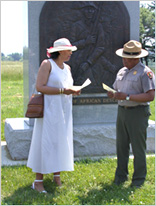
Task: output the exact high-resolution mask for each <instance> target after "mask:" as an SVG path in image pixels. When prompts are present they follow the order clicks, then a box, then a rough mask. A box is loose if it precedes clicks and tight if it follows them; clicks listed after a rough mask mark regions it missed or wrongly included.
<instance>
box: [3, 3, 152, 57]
mask: <svg viewBox="0 0 156 206" xmlns="http://www.w3.org/2000/svg"><path fill="white" fill-rule="evenodd" d="M142 2H143V3H144V4H147V3H150V2H151V1H141V3H142ZM27 4H28V2H27V1H4V0H3V1H1V53H4V54H5V55H8V54H12V53H16V52H18V53H23V46H28V15H27V12H28V8H27Z"/></svg>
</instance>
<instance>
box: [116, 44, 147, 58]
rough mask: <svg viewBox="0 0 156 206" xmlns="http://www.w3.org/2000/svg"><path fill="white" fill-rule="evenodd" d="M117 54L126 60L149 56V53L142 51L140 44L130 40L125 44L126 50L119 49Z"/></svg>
mask: <svg viewBox="0 0 156 206" xmlns="http://www.w3.org/2000/svg"><path fill="white" fill-rule="evenodd" d="M116 54H117V55H118V56H120V57H124V58H141V57H145V56H147V55H148V51H146V50H145V49H142V45H141V43H140V42H138V41H135V40H130V41H129V42H127V43H126V44H124V48H122V49H118V50H117V51H116Z"/></svg>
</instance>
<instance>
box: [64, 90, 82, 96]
mask: <svg viewBox="0 0 156 206" xmlns="http://www.w3.org/2000/svg"><path fill="white" fill-rule="evenodd" d="M63 94H66V95H70V94H73V95H80V94H81V90H78V91H75V90H73V89H64V92H63Z"/></svg>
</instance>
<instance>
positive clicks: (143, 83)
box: [113, 62, 155, 107]
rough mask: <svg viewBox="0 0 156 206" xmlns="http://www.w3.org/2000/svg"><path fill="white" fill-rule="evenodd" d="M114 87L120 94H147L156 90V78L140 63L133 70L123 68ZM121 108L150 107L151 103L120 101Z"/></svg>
mask: <svg viewBox="0 0 156 206" xmlns="http://www.w3.org/2000/svg"><path fill="white" fill-rule="evenodd" d="M113 87H114V89H115V90H116V91H118V92H124V93H127V94H129V95H131V94H141V93H146V92H147V91H149V90H152V89H155V76H154V74H153V72H152V71H151V69H150V68H148V67H147V66H145V65H144V64H142V63H141V62H139V63H138V64H137V65H136V66H135V67H133V68H132V69H128V68H127V67H123V68H122V69H120V70H119V72H118V73H117V77H116V80H115V82H114V84H113ZM118 104H119V105H120V106H130V107H131V106H138V105H148V104H149V102H143V103H142V102H134V101H126V100H118Z"/></svg>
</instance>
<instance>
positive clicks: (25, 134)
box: [5, 118, 155, 160]
mask: <svg viewBox="0 0 156 206" xmlns="http://www.w3.org/2000/svg"><path fill="white" fill-rule="evenodd" d="M28 120H29V119H28V118H9V119H6V122H5V139H6V142H7V148H8V150H9V153H10V155H11V158H12V159H13V160H24V159H27V158H28V154H29V148H30V143H31V137H32V131H33V126H29V125H28V124H27V123H26V122H27V121H28ZM147 152H152V153H153V152H155V122H154V121H151V120H149V126H148V130H147ZM114 154H116V125H115V122H114V123H94V124H93V123H90V124H85V123H82V124H76V125H74V157H75V158H92V157H94V158H95V157H98V158H100V157H103V156H107V155H114Z"/></svg>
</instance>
